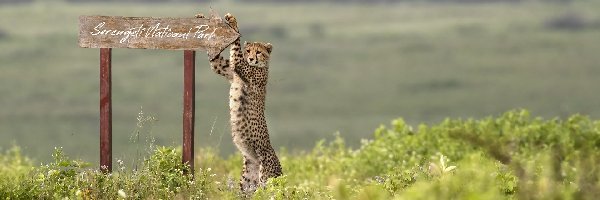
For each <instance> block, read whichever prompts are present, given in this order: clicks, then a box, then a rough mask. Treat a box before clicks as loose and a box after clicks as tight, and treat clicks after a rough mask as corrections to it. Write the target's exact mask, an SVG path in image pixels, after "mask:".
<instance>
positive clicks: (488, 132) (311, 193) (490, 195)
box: [0, 110, 600, 199]
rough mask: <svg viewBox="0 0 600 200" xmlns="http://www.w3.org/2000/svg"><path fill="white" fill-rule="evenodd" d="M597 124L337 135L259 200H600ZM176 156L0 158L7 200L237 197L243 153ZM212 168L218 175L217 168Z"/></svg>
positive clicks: (492, 123)
mask: <svg viewBox="0 0 600 200" xmlns="http://www.w3.org/2000/svg"><path fill="white" fill-rule="evenodd" d="M599 147H600V121H592V120H590V119H589V118H588V117H585V116H581V115H573V116H571V117H569V118H567V119H565V120H561V119H551V120H544V119H541V118H533V117H531V116H530V114H529V113H528V112H527V111H525V110H517V111H511V112H507V113H505V114H503V115H501V116H499V117H497V118H492V117H488V118H484V119H480V120H474V119H467V120H462V119H447V120H445V121H444V122H442V123H441V124H439V125H434V126H427V125H419V126H418V128H416V129H415V128H412V127H411V126H410V125H408V124H407V123H405V122H404V120H402V119H396V120H393V121H392V124H391V126H389V127H386V126H381V127H379V128H378V129H377V130H376V131H375V133H374V138H373V139H372V140H363V142H362V145H361V147H360V148H358V149H352V148H348V147H346V144H345V142H344V140H343V139H342V138H341V137H340V136H339V135H338V136H337V137H336V139H335V140H333V141H330V142H326V141H320V142H318V143H317V144H316V146H315V147H314V148H313V150H312V151H310V152H300V153H294V154H292V153H288V152H286V151H285V150H283V151H282V152H280V157H281V161H282V163H283V166H284V173H285V175H284V176H281V177H278V178H275V179H270V180H269V181H268V183H267V186H266V187H263V188H260V189H259V190H258V191H256V193H255V194H254V195H253V196H252V198H253V199H513V198H517V199H593V198H594V197H596V196H597V195H600V192H598V191H600V169H599V167H598V166H599V165H598V164H599V158H600V151H598V150H599V149H598V148H599ZM180 155H181V152H180V150H179V149H174V148H169V147H155V148H154V152H153V154H152V155H150V156H149V157H148V158H147V159H146V160H145V161H144V163H143V166H142V167H141V168H140V169H137V170H128V169H126V167H124V166H123V164H122V162H121V161H118V165H119V167H118V169H117V170H116V171H115V172H113V173H111V174H103V173H101V172H99V171H97V170H93V169H90V168H88V165H87V164H86V163H84V162H81V161H74V160H70V159H68V158H67V157H66V156H65V155H63V154H62V151H61V149H57V150H56V152H55V153H54V154H53V157H54V162H52V163H49V164H47V165H43V166H40V167H32V165H31V162H30V161H29V160H28V159H26V158H24V157H23V156H21V155H20V153H19V149H18V148H16V147H14V148H12V149H10V150H8V151H6V152H5V153H4V154H1V155H0V160H2V161H3V162H2V164H1V165H0V195H1V197H3V198H5V199H23V198H33V199H60V198H64V197H69V198H73V199H159V198H160V199H174V198H175V199H205V198H220V199H238V198H242V195H241V194H239V193H238V192H237V191H238V184H237V182H238V181H237V180H235V178H232V177H238V176H239V172H240V165H241V160H240V157H239V156H233V157H230V158H227V159H222V158H220V157H218V156H217V152H215V151H214V150H211V149H203V150H202V151H201V152H200V155H201V156H200V165H199V166H200V168H198V169H196V170H195V172H196V173H195V177H192V176H187V175H184V171H186V170H188V169H186V165H183V164H181V159H180ZM213 168H214V170H213Z"/></svg>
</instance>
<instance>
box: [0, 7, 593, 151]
mask: <svg viewBox="0 0 600 200" xmlns="http://www.w3.org/2000/svg"><path fill="white" fill-rule="evenodd" d="M210 7H212V8H213V9H215V10H216V11H218V12H219V14H220V15H224V14H225V13H226V12H231V13H233V14H235V15H236V16H237V17H238V19H239V23H240V26H241V32H242V35H243V38H242V39H243V40H248V41H254V40H260V41H268V42H271V43H273V44H274V53H273V54H272V63H271V72H270V73H271V74H270V83H269V86H268V91H269V92H268V100H267V120H268V122H269V128H270V132H271V134H272V135H271V139H272V141H273V144H274V146H275V148H276V149H280V148H286V149H288V150H289V151H292V152H295V151H296V150H307V149H310V148H312V147H313V146H314V144H315V143H316V142H317V141H318V140H320V139H323V138H329V139H331V138H333V137H334V133H335V132H338V131H339V133H340V135H341V137H343V138H345V139H346V141H347V145H349V146H352V147H358V146H359V144H360V140H361V138H372V135H371V133H372V130H373V129H374V128H376V127H378V126H379V125H380V124H381V123H384V122H387V121H389V120H390V119H394V118H397V117H403V118H404V119H406V121H407V123H409V124H417V123H428V124H431V123H439V122H440V121H441V120H442V119H444V118H446V117H452V118H457V117H476V118H478V117H482V116H488V115H497V114H499V113H502V112H504V111H506V110H510V109H514V108H527V109H529V110H531V112H532V113H534V114H535V115H539V116H545V117H555V116H560V117H566V116H569V115H571V114H574V113H582V114H585V115H589V116H591V117H592V118H599V117H600V93H598V89H597V88H598V87H597V86H598V85H600V79H599V78H598V77H600V66H599V64H600V56H598V53H599V52H600V37H599V36H600V12H598V10H600V4H599V3H598V2H592V1H578V2H574V3H571V4H558V3H557V4H542V3H533V2H530V3H512V4H502V3H491V4H424V3H405V4H389V5H386V4H379V5H366V4H348V5H342V4H300V3H297V4H239V3H232V2H220V3H213V4H146V5H144V4H66V3H57V2H52V3H42V2H38V3H34V4H21V5H2V6H1V7H0V61H1V62H0V95H1V97H0V138H1V139H0V147H2V148H3V149H7V148H10V146H11V144H12V143H16V144H17V145H19V146H20V147H21V148H22V149H23V152H24V154H26V155H30V156H31V157H33V158H35V159H36V162H37V161H49V160H51V157H50V155H51V153H52V151H53V150H54V147H63V148H64V151H65V152H66V153H67V154H68V155H70V156H71V157H75V158H82V159H84V160H86V161H89V162H92V163H95V162H97V160H96V159H97V155H98V148H97V146H98V115H99V113H98V82H99V81H98V76H99V75H98V72H99V69H98V54H99V53H98V52H99V51H98V49H82V48H78V47H77V33H78V29H77V23H78V16H79V15H120V16H155V17H186V16H193V15H194V14H196V13H197V12H204V13H208V12H209V8H210ZM573 13H574V14H573ZM569 14H570V15H575V18H576V19H577V20H579V22H580V24H581V27H580V28H571V29H561V28H556V27H554V28H553V27H552V26H549V25H548V24H551V22H553V21H556V20H557V19H561V17H563V18H568V16H570V15H569ZM565 16H567V17H565ZM182 54H183V53H182V52H179V51H159V50H128V49H115V50H114V51H113V90H114V91H113V102H114V110H113V114H114V119H113V121H114V122H113V123H114V124H113V126H114V132H113V139H114V152H115V155H114V158H115V159H123V160H130V159H133V158H134V157H135V153H134V152H135V151H136V150H139V149H140V148H141V147H140V146H143V145H142V144H143V143H145V141H146V137H148V135H149V134H151V135H152V136H153V137H154V138H155V141H154V144H156V145H166V146H177V145H179V144H180V140H181V110H182V103H181V102H182V84H183V81H182V73H183V69H182V60H183V59H182V58H183V55H182ZM196 73H197V83H196V88H197V102H196V106H197V107H196V109H197V110H196V112H197V113H196V116H197V121H196V124H197V125H196V146H197V147H211V148H214V149H218V150H219V152H220V154H221V155H229V154H231V153H233V152H235V148H234V147H233V145H232V143H231V139H230V136H229V131H228V130H229V128H228V117H229V116H228V113H227V109H228V108H227V96H228V95H227V92H228V91H227V90H228V84H227V82H226V81H225V80H223V79H222V78H221V77H219V76H217V75H215V74H213V73H212V72H211V70H210V69H209V66H208V61H207V59H206V57H205V56H204V55H203V53H199V54H198V59H197V72H196ZM141 110H143V112H144V113H145V115H146V116H153V117H155V118H156V119H158V120H157V121H149V122H146V123H145V124H144V126H143V127H142V128H136V127H137V126H136V124H138V120H137V117H138V113H139V112H140V111H141ZM138 131H139V132H141V133H142V135H141V137H140V139H139V140H137V143H136V141H132V139H131V138H132V135H134V133H135V132H138ZM134 140H135V137H134Z"/></svg>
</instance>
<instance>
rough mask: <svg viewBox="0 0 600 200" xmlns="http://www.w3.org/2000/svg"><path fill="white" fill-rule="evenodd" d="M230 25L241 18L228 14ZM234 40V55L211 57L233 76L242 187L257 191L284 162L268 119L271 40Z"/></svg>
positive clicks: (231, 91)
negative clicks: (269, 127)
mask: <svg viewBox="0 0 600 200" xmlns="http://www.w3.org/2000/svg"><path fill="white" fill-rule="evenodd" d="M225 20H226V21H227V22H228V23H229V25H230V26H231V27H232V28H234V29H235V30H236V31H238V27H237V20H236V18H235V17H234V16H233V15H231V14H227V15H225ZM244 46H245V47H244V49H243V50H242V47H241V45H240V39H237V40H236V41H234V42H233V43H232V44H231V47H230V57H229V59H224V58H223V56H221V55H219V56H217V57H216V58H213V59H211V61H210V64H211V68H212V70H213V71H214V72H215V73H217V74H219V75H221V76H223V77H225V78H226V79H227V80H229V83H230V84H231V85H230V89H229V114H230V115H231V116H230V117H231V118H230V122H231V134H232V137H233V143H234V144H235V145H236V146H237V148H238V149H239V150H240V151H241V153H242V156H243V158H244V167H243V170H242V177H241V180H240V188H241V190H242V191H244V192H253V191H255V190H256V188H257V187H258V186H261V185H264V184H265V183H266V181H267V179H268V178H272V177H277V176H280V175H282V170H281V164H280V163H279V159H278V158H277V155H276V154H275V150H274V149H273V147H272V146H271V142H270V139H269V132H268V130H267V122H266V119H265V114H264V111H265V97H266V93H267V90H266V89H267V88H266V87H267V79H268V74H269V59H270V55H271V51H272V49H273V46H272V45H271V44H270V43H261V42H252V43H248V42H246V43H244Z"/></svg>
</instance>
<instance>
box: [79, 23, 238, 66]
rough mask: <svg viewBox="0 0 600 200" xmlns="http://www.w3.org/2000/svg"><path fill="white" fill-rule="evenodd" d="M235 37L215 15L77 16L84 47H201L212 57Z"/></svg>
mask: <svg viewBox="0 0 600 200" xmlns="http://www.w3.org/2000/svg"><path fill="white" fill-rule="evenodd" d="M239 37H240V34H239V33H238V32H237V31H235V30H234V29H233V28H231V27H230V26H229V24H227V23H225V22H224V21H223V20H221V19H218V18H152V17H118V16H80V17H79V46H80V47H85V48H136V49H171V50H205V51H206V52H207V53H208V55H209V56H211V57H215V56H217V55H218V54H219V53H221V51H223V49H225V48H227V46H229V45H230V44H231V43H232V42H233V41H235V40H236V39H237V38H239Z"/></svg>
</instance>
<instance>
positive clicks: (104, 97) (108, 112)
mask: <svg viewBox="0 0 600 200" xmlns="http://www.w3.org/2000/svg"><path fill="white" fill-rule="evenodd" d="M111 54H112V49H111V48H101V49H100V170H101V171H103V172H105V173H108V172H111V171H112V97H111V96H112V95H111V93H112V92H111V86H112V80H111V67H112V66H111V57H112V55H111Z"/></svg>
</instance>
